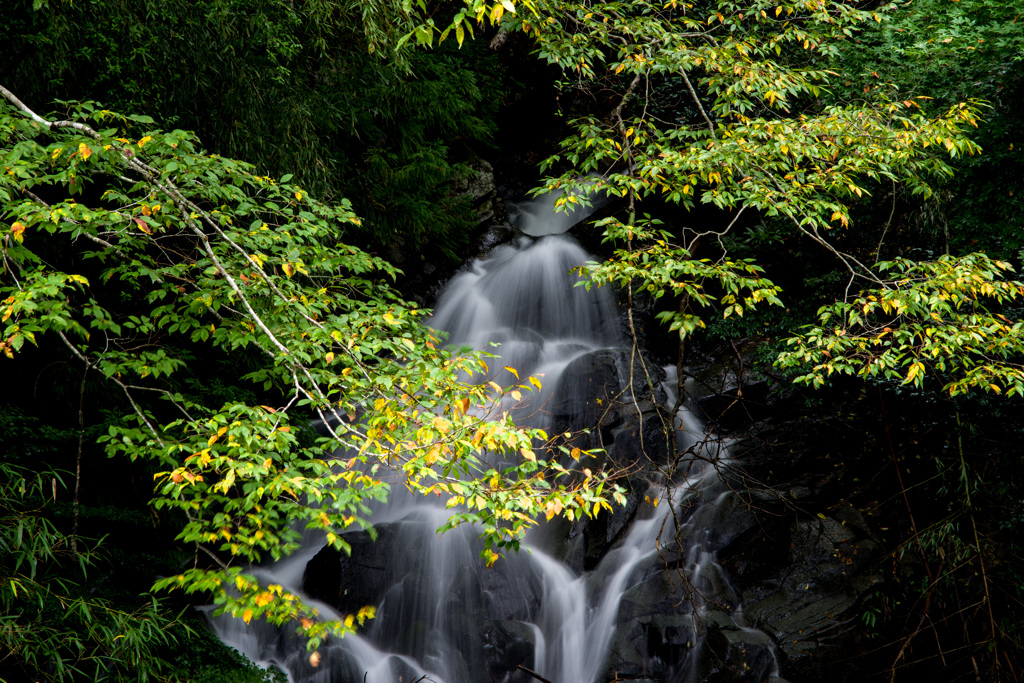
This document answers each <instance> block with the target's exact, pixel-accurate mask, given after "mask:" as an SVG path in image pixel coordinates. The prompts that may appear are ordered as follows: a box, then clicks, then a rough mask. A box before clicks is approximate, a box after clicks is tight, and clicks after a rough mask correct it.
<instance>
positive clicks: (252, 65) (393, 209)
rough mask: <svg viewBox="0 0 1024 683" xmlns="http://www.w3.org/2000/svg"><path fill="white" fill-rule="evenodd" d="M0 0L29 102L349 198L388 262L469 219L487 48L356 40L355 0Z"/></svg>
mask: <svg viewBox="0 0 1024 683" xmlns="http://www.w3.org/2000/svg"><path fill="white" fill-rule="evenodd" d="M32 4H33V3H32V2H31V0H18V1H16V2H9V3H4V5H3V7H0V25H3V26H5V33H6V35H5V36H4V43H5V46H6V48H5V53H6V54H8V55H10V58H9V60H8V61H7V62H6V63H3V64H0V78H2V79H3V82H4V83H5V84H6V85H7V86H8V87H9V88H11V89H12V90H14V91H15V92H18V93H19V95H20V96H21V97H22V98H23V99H25V101H29V102H50V101H52V100H54V99H62V100H70V99H94V100H99V101H100V102H101V103H102V105H103V106H105V107H107V108H109V109H112V110H116V111H129V112H133V113H136V114H146V115H149V116H152V117H154V118H157V119H158V120H160V121H161V122H162V123H164V124H165V125H169V126H175V127H178V128H183V129H186V130H190V131H195V132H196V133H197V134H198V135H199V136H200V138H201V139H202V140H203V141H204V143H205V144H206V145H208V146H209V147H210V148H211V149H213V150H215V151H216V152H218V153H220V154H223V155H225V156H229V157H233V158H239V159H245V160H247V161H249V162H250V163H253V164H254V165H255V166H256V167H257V168H258V169H260V172H261V173H269V174H272V175H275V176H280V175H284V174H286V173H291V174H294V176H295V178H296V182H298V183H300V184H301V185H302V186H303V187H304V188H307V189H308V190H309V191H310V192H312V193H313V194H314V195H316V196H318V197H323V198H324V199H326V200H331V199H335V198H340V197H348V198H350V199H351V200H352V201H353V202H354V208H355V210H356V211H357V212H358V213H359V215H360V216H361V217H362V218H363V219H364V221H365V227H364V228H357V227H355V226H350V228H349V232H350V234H353V239H358V240H359V241H360V242H361V243H362V244H363V245H365V246H369V247H371V248H374V249H380V250H385V253H387V254H388V256H389V257H390V258H392V259H395V258H400V257H402V256H403V255H404V254H405V252H406V251H408V250H413V249H417V248H427V249H428V250H429V253H431V255H433V256H435V257H441V256H448V257H450V256H451V254H452V253H453V251H454V250H455V249H457V248H458V247H459V246H461V245H462V244H463V243H464V241H465V239H466V237H465V234H466V231H467V230H468V229H469V228H470V227H472V226H473V224H474V220H473V219H474V217H473V215H472V214H471V213H470V211H469V209H468V207H466V206H465V204H464V202H462V201H460V200H459V198H458V197H454V196H452V192H451V186H452V182H453V181H454V180H456V179H458V178H461V177H465V176H466V175H467V173H469V170H468V168H467V167H466V165H465V162H467V161H469V160H471V159H472V158H474V156H475V154H476V153H478V152H479V151H481V150H482V149H484V148H486V146H487V144H488V143H489V141H490V139H491V136H492V135H493V133H494V124H493V115H494V112H495V110H496V107H497V105H498V103H499V100H500V99H501V94H500V93H501V92H502V86H503V83H504V82H503V79H502V77H501V75H500V68H499V66H498V64H497V62H496V60H494V59H493V58H489V57H486V56H485V55H483V54H482V51H483V49H484V46H482V45H475V46H473V47H472V48H469V47H468V46H467V49H466V50H463V51H458V50H455V49H454V46H446V47H445V49H444V50H443V52H442V53H440V54H434V55H429V56H428V55H426V54H422V53H414V54H412V55H410V57H409V58H408V59H406V60H404V62H403V63H401V64H395V63H393V62H389V61H384V60H381V59H379V58H378V57H377V56H376V55H374V54H371V51H368V46H369V43H370V39H369V38H367V37H366V36H365V35H364V32H363V30H364V21H363V20H364V18H365V17H364V12H363V10H362V8H361V6H360V5H359V4H357V3H335V2H324V1H318V2H303V3H299V4H295V3H289V2H280V1H278V0H232V1H231V2H220V1H213V0H203V1H201V2H191V1H172V2H142V3H129V4H128V5H125V4H124V3H122V2H116V1H114V0H110V1H103V2H75V3H71V2H50V3H44V6H43V7H42V8H41V9H40V10H38V11H32V10H31V5H32Z"/></svg>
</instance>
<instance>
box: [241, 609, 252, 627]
mask: <svg viewBox="0 0 1024 683" xmlns="http://www.w3.org/2000/svg"><path fill="white" fill-rule="evenodd" d="M242 621H244V622H245V623H247V624H248V623H249V622H250V621H252V610H251V609H247V610H245V611H244V612H242Z"/></svg>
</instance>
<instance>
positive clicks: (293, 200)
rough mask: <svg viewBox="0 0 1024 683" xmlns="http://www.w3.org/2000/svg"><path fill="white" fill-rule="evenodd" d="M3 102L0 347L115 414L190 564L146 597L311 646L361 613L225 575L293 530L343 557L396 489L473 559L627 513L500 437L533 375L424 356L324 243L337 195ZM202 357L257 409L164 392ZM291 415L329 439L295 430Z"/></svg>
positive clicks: (438, 352)
mask: <svg viewBox="0 0 1024 683" xmlns="http://www.w3.org/2000/svg"><path fill="white" fill-rule="evenodd" d="M0 92H3V94H4V96H5V98H6V102H5V104H4V106H3V108H2V109H0V131H2V135H3V140H4V144H3V156H2V158H0V167H2V168H3V169H4V173H3V175H2V180H0V216H2V218H3V220H5V222H7V223H8V224H9V226H10V227H9V228H8V230H7V233H6V235H5V237H4V242H3V252H2V255H3V270H2V277H3V280H2V289H0V297H3V298H2V306H3V312H2V319H3V326H4V328H3V332H2V338H3V344H4V346H3V352H4V354H5V355H7V356H8V357H9V358H17V355H19V354H23V353H25V352H26V351H28V350H29V349H30V348H31V347H32V346H38V347H39V348H40V350H41V351H45V353H46V355H48V356H54V355H60V356H64V357H66V358H67V360H68V361H69V362H74V363H75V364H78V365H79V366H80V367H82V368H83V370H85V371H86V372H88V373H89V374H92V375H93V376H94V377H97V378H98V379H100V380H101V381H102V382H103V383H104V384H105V385H106V386H107V387H110V388H111V389H113V390H114V391H115V392H116V394H118V395H119V396H120V399H119V400H120V404H121V406H123V409H124V411H125V412H126V415H125V417H124V418H123V419H122V420H120V421H118V422H117V423H115V424H112V425H110V427H109V429H108V432H107V434H106V435H105V436H103V437H102V438H101V439H100V441H101V443H103V444H104V446H105V448H106V450H107V452H108V454H110V455H120V456H125V457H127V458H130V459H132V460H140V461H141V462H143V463H150V464H152V465H154V466H156V468H157V469H158V470H159V471H158V472H157V474H156V485H157V490H156V499H155V501H154V503H155V506H156V507H157V508H158V509H164V508H168V509H172V510H176V511H178V512H179V513H180V514H181V516H182V518H183V526H182V530H181V532H180V534H179V539H180V540H181V541H183V542H185V543H188V544H190V545H192V546H193V547H194V548H195V549H196V552H197V565H196V566H194V567H193V568H192V569H190V570H187V571H184V572H182V573H180V574H178V575H176V576H172V577H168V578H166V579H162V580H161V581H159V582H158V587H160V588H180V589H182V590H184V591H186V592H195V591H204V592H209V593H212V595H213V599H214V601H215V603H217V604H218V605H219V611H221V612H225V611H227V612H230V613H231V614H233V615H235V616H239V617H242V618H243V619H245V620H246V621H249V620H250V619H253V618H259V617H266V618H267V619H268V620H270V621H273V622H275V623H283V622H284V621H288V620H298V622H299V623H300V624H301V626H302V629H301V630H302V631H304V632H305V633H306V634H307V635H308V636H309V637H310V643H311V645H312V646H316V645H317V644H319V643H320V642H321V641H322V639H323V638H325V637H327V636H328V635H330V634H335V635H341V634H344V633H346V632H348V631H350V630H352V629H353V628H354V626H355V624H356V622H358V623H362V622H363V621H364V620H365V619H367V618H370V617H372V610H363V611H360V612H359V613H358V614H354V615H349V616H348V617H346V618H343V619H342V620H340V621H336V622H335V621H318V620H317V618H316V617H317V613H316V610H315V609H314V608H313V607H311V606H309V605H306V604H304V603H303V601H302V600H301V599H300V598H299V597H298V596H295V595H291V594H289V593H288V592H287V591H285V590H283V589H282V588H281V587H280V586H263V585H260V584H259V583H258V582H257V580H256V578H255V577H253V576H251V575H248V574H245V573H244V572H243V570H242V568H241V567H242V566H243V565H245V564H248V563H252V562H259V561H262V560H265V559H277V558H280V557H282V556H285V555H287V554H289V553H290V552H291V551H292V550H294V549H295V548H296V547H297V544H298V539H299V533H298V532H297V531H296V530H295V529H294V528H293V526H292V524H293V522H296V521H300V522H303V523H304V524H305V527H306V528H307V529H315V530H318V531H319V532H320V533H322V534H324V535H325V537H326V539H327V541H328V543H330V544H331V545H332V546H334V547H335V548H338V549H342V550H347V549H348V546H347V544H346V542H345V540H344V536H343V534H344V532H345V531H346V530H347V529H350V528H352V527H353V525H356V526H365V525H366V513H367V511H368V507H367V506H368V504H369V503H370V502H372V501H374V500H381V499H384V498H385V497H386V496H387V493H388V490H389V488H390V485H391V484H393V483H395V484H399V485H403V486H406V487H407V488H409V489H410V490H412V491H416V492H420V493H423V494H429V493H433V494H437V495H439V496H444V497H445V498H446V500H447V503H448V506H449V507H450V508H454V510H453V515H452V518H451V521H450V523H449V526H454V525H457V524H461V523H467V522H474V523H479V524H481V527H482V536H483V539H484V543H485V548H484V550H483V551H482V555H483V557H484V559H485V560H486V561H487V563H488V564H490V563H493V562H494V561H495V560H496V559H497V558H498V552H500V551H501V550H502V549H508V548H511V549H516V548H518V545H519V540H520V538H521V537H522V534H523V533H524V532H525V531H526V529H527V528H529V527H530V526H531V525H533V524H534V523H535V522H534V518H535V517H536V516H538V515H539V514H541V513H545V514H549V516H550V515H551V514H558V513H561V514H565V515H567V516H569V517H570V518H574V517H578V516H585V515H586V516H589V515H593V514H597V512H598V511H599V510H600V509H602V508H605V509H607V508H610V504H609V502H608V501H607V500H606V496H610V497H612V498H615V499H616V500H618V501H621V500H623V498H622V494H621V491H620V489H618V487H615V486H612V485H610V484H609V481H608V479H609V476H610V475H609V473H607V472H600V471H599V472H591V471H590V470H589V469H587V470H585V472H584V473H583V474H580V475H575V474H573V473H572V472H570V470H569V469H567V468H566V467H565V466H563V465H562V464H560V463H559V456H560V454H561V453H562V450H559V449H557V448H556V449H553V450H551V451H546V450H545V449H546V448H547V447H548V446H553V445H556V444H555V442H554V441H553V440H551V441H549V439H548V435H546V434H544V433H543V432H540V431H539V430H527V429H520V428H519V427H517V426H516V425H515V424H514V423H513V422H512V420H511V418H510V417H509V416H508V410H507V409H508V407H509V405H510V404H511V403H513V402H515V401H518V400H520V399H521V396H522V394H521V392H523V391H529V390H531V388H532V387H536V386H538V385H539V382H538V381H537V380H536V379H533V378H531V379H529V380H527V381H524V382H522V383H521V384H519V385H516V386H513V387H508V388H502V387H500V386H499V385H497V384H496V383H494V382H489V383H488V382H486V381H483V382H479V383H467V382H465V381H463V379H460V377H467V376H469V377H473V376H479V375H481V374H483V375H484V379H485V380H486V379H487V373H488V372H489V369H488V367H487V364H486V361H485V360H484V358H482V357H481V356H480V355H479V354H478V353H469V352H462V351H458V350H450V349H446V348H444V347H443V346H442V344H441V340H440V339H439V338H438V337H437V335H436V333H434V332H433V331H431V330H429V329H428V328H426V327H425V326H424V325H423V324H422V322H423V320H424V316H425V314H426V312H425V311H423V310H421V309H419V308H417V307H416V306H414V305H411V304H408V303H406V302H404V301H403V300H402V299H401V298H400V297H399V296H397V295H396V294H395V292H394V291H393V290H392V289H391V288H390V287H389V286H388V284H387V280H388V279H391V278H393V277H394V276H395V275H396V271H395V269H394V268H393V267H392V266H390V265H388V264H387V263H386V262H384V261H382V260H381V259H379V258H377V257H374V256H371V255H369V254H367V253H365V252H363V251H361V250H360V249H358V248H356V247H353V246H351V245H349V244H346V243H345V242H343V241H341V239H340V236H339V232H340V228H341V227H342V226H344V225H346V224H348V225H357V224H358V223H359V222H360V220H359V218H358V217H357V216H356V215H355V214H354V213H353V212H352V210H351V206H350V204H349V203H348V202H347V201H345V200H342V201H340V202H339V203H336V204H325V203H321V202H319V201H317V200H316V199H314V198H313V197H311V196H310V195H309V194H308V193H307V192H306V191H305V190H304V189H302V188H301V187H299V186H297V185H294V184H291V183H290V182H289V181H290V178H289V177H288V176H284V177H282V178H281V180H280V181H274V180H272V179H270V178H267V177H264V176H259V175H256V174H255V173H254V169H253V168H252V167H251V166H250V165H248V164H245V163H242V162H238V161H233V160H230V159H225V158H222V157H220V156H217V155H210V154H206V153H204V152H203V151H201V149H200V148H199V143H198V141H197V139H196V138H195V137H194V136H193V135H192V134H190V133H187V132H185V131H182V130H173V131H170V132H167V131H163V130H159V129H152V128H148V127H149V126H151V125H152V121H151V120H149V119H148V118H146V117H141V116H134V117H122V116H119V115H117V114H114V113H112V112H110V111H107V110H103V109H99V108H97V107H96V106H95V105H93V104H91V103H84V104H82V105H79V106H76V107H74V108H73V109H72V110H71V115H70V118H68V119H65V120H55V121H50V120H47V119H44V118H42V117H40V116H38V115H36V114H34V113H33V112H31V110H29V109H28V108H27V107H26V106H25V105H23V104H21V102H20V101H19V100H18V99H17V98H16V97H14V95H13V94H11V93H10V92H8V91H6V90H4V91H0ZM8 102H9V103H10V104H8ZM19 110H20V111H19ZM142 126H146V127H147V128H145V129H142V130H139V128H140V127H142ZM199 354H201V355H202V357H203V358H204V360H203V363H204V364H208V363H209V362H210V361H209V359H211V358H214V359H216V358H220V359H229V358H234V359H237V362H238V363H239V364H240V365H244V366H247V367H248V368H249V371H248V372H246V373H244V374H243V375H242V376H241V377H239V378H238V381H239V382H241V383H243V384H244V383H251V385H252V386H253V388H254V391H255V392H256V393H257V395H258V397H259V398H258V400H259V403H255V404H246V403H241V402H239V401H238V400H233V401H229V402H228V403H220V402H218V401H217V399H218V398H220V397H221V396H222V395H223V392H222V391H221V390H220V389H219V388H216V387H215V390H214V391H212V392H210V393H207V392H205V391H204V387H203V384H202V383H195V382H186V381H180V379H179V378H186V377H187V376H188V375H189V373H190V372H192V371H194V370H196V369H197V368H196V361H195V359H196V357H197V356H198V355H199ZM207 367H209V366H208V365H207ZM198 369H199V370H202V366H199V367H198ZM240 374H241V373H240ZM200 376H201V375H200ZM311 418H318V419H319V421H320V423H321V424H322V425H324V426H325V428H326V429H325V431H326V432H327V434H326V435H324V436H317V435H312V434H309V433H306V429H305V428H304V425H305V424H308V421H309V420H310V419H311ZM559 439H562V437H561V436H560V437H559ZM559 448H561V449H563V450H564V452H565V453H566V454H567V455H569V456H572V457H573V458H575V459H579V458H580V457H581V456H582V455H584V454H582V453H581V452H580V451H578V450H577V449H569V448H568V447H567V446H565V445H564V444H563V445H559ZM335 451H338V452H339V453H340V454H341V459H339V460H335V459H332V456H331V454H332V452H335ZM547 453H550V459H548V455H546V454H547ZM493 458H503V459H504V461H507V462H506V464H503V465H494V464H491V459H493ZM563 460H567V458H563ZM198 553H203V554H204V555H205V560H204V562H203V563H202V564H198Z"/></svg>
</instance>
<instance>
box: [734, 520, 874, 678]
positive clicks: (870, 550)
mask: <svg viewBox="0 0 1024 683" xmlns="http://www.w3.org/2000/svg"><path fill="white" fill-rule="evenodd" d="M762 534H764V535H767V536H768V537H769V538H770V539H771V541H770V543H766V542H765V538H764V536H763V535H762ZM874 552H875V543H874V542H873V541H871V540H870V539H865V538H863V537H860V536H859V535H858V534H857V533H856V532H855V529H854V528H853V527H852V525H849V524H843V522H841V521H839V520H837V519H834V518H831V517H825V516H822V517H820V518H812V519H806V518H798V519H797V520H795V521H794V520H792V519H789V520H785V521H784V520H783V518H778V519H776V520H775V522H774V523H769V524H768V525H766V527H762V528H760V529H759V530H758V532H757V533H750V534H749V535H748V536H746V537H744V538H740V539H738V540H737V542H736V543H734V544H733V546H731V547H730V548H728V549H727V550H726V551H725V553H724V555H725V560H724V562H723V563H724V564H725V566H726V567H727V568H728V569H730V570H731V571H732V573H733V577H734V581H735V582H736V583H737V584H738V585H741V586H742V587H743V588H742V598H743V605H744V614H745V616H746V619H747V622H748V623H749V624H751V625H753V626H756V627H757V628H758V629H760V630H762V631H764V632H765V633H767V634H769V635H771V636H772V638H773V639H774V640H775V641H776V642H777V643H778V649H779V654H780V658H781V659H782V660H783V663H784V666H783V670H784V671H786V672H787V675H789V676H792V677H793V678H794V679H795V680H806V681H815V680H822V678H821V677H825V676H829V675H830V671H831V670H832V662H833V661H834V657H836V656H839V655H841V654H843V653H844V652H845V653H848V652H849V650H850V648H852V647H853V645H854V643H853V640H854V639H852V638H850V637H848V636H849V632H850V631H851V629H852V628H853V626H855V625H856V617H857V615H858V610H857V606H858V604H859V602H860V600H861V599H862V597H863V596H864V595H865V594H866V593H867V592H868V590H869V589H870V588H871V587H872V586H873V585H874V584H875V583H876V582H877V579H876V578H875V577H874V576H872V575H871V574H870V573H865V570H866V569H867V567H868V564H869V562H870V561H871V559H872V558H873V556H874Z"/></svg>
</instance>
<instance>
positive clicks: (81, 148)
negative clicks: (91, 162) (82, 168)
mask: <svg viewBox="0 0 1024 683" xmlns="http://www.w3.org/2000/svg"><path fill="white" fill-rule="evenodd" d="M78 154H79V155H80V156H81V157H82V159H83V160H87V159H88V158H89V157H90V156H92V150H91V149H89V147H88V146H87V145H86V144H85V143H84V142H80V143H79V144H78Z"/></svg>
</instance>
